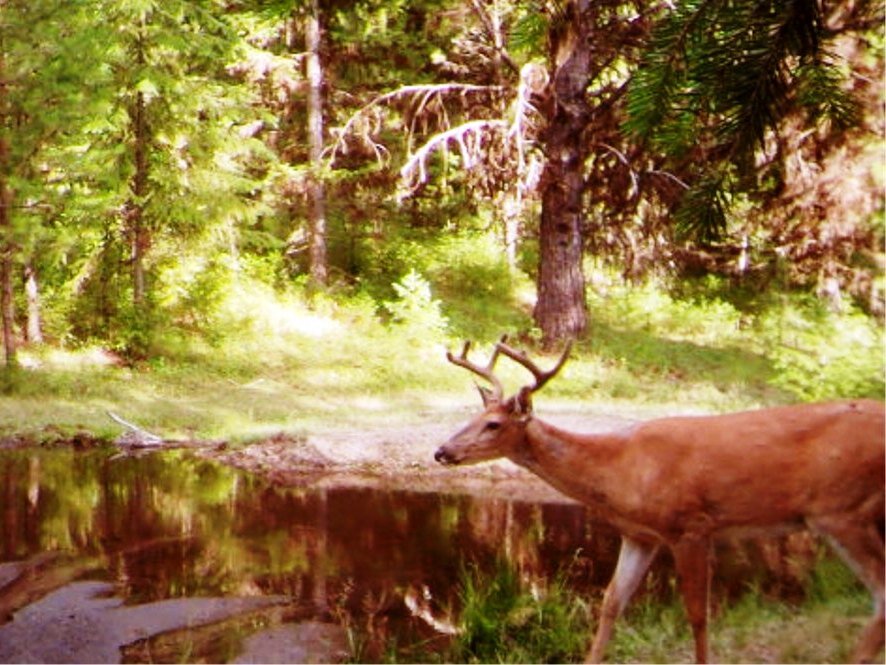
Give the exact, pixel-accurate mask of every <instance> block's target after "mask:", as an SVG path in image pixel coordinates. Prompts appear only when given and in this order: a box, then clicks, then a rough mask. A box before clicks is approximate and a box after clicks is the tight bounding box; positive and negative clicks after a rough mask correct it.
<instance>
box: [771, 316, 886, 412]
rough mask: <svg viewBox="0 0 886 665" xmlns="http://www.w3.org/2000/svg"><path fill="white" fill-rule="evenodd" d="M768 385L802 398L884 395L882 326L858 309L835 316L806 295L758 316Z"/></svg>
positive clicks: (817, 398) (881, 396) (880, 396)
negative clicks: (767, 361)
mask: <svg viewBox="0 0 886 665" xmlns="http://www.w3.org/2000/svg"><path fill="white" fill-rule="evenodd" d="M758 327H759V330H760V333H761V337H762V339H763V341H764V343H765V344H766V346H767V355H768V356H769V357H770V358H771V359H772V363H773V367H774V369H775V375H774V378H773V379H772V383H773V384H774V385H776V386H778V387H780V388H782V389H784V390H786V391H788V392H790V393H792V394H793V395H795V396H796V397H798V398H800V399H802V400H809V401H812V400H821V399H829V398H835V397H874V398H880V399H882V398H883V394H884V380H883V377H884V370H886V366H884V357H883V329H882V328H881V327H880V326H879V325H878V324H877V322H876V321H874V320H872V319H871V318H870V317H868V316H866V315H864V314H861V313H859V312H858V311H855V310H853V311H849V312H847V313H845V314H835V313H833V312H830V311H828V310H827V309H825V308H824V307H823V306H822V305H821V304H820V303H818V302H817V301H814V300H811V299H795V300H793V301H787V302H785V303H784V304H783V305H782V306H781V307H779V308H777V309H772V310H770V311H768V312H766V313H765V314H764V315H763V316H762V317H760V319H759V322H758Z"/></svg>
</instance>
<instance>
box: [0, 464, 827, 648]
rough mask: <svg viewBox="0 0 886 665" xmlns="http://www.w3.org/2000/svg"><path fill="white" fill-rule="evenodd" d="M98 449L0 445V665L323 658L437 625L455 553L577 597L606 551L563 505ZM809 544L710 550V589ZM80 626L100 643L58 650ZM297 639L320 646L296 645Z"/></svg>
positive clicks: (788, 570)
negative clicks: (308, 478)
mask: <svg viewBox="0 0 886 665" xmlns="http://www.w3.org/2000/svg"><path fill="white" fill-rule="evenodd" d="M114 454H115V451H113V450H94V451H89V452H75V451H73V450H70V449H56V450H40V449H27V450H17V451H2V452H0V520H2V522H0V662H22V661H26V660H34V661H42V662H52V661H56V662H58V661H62V660H69V659H72V658H76V654H77V653H79V654H80V657H81V658H82V660H89V661H96V662H99V661H102V660H108V659H109V658H107V657H106V655H102V654H107V653H119V647H121V646H123V645H125V644H129V645H130V646H129V647H128V648H126V649H124V650H123V658H124V659H126V660H128V661H131V662H150V661H154V662H157V661H167V662H168V661H181V660H189V661H197V660H201V659H203V660H206V661H210V662H212V661H214V662H230V661H233V660H235V659H236V658H238V657H243V658H244V659H246V660H249V659H251V660H253V661H254V662H263V661H264V662H272V661H285V660H300V661H308V660H311V659H312V658H313V659H315V660H331V659H333V658H335V657H338V656H337V655H336V654H338V653H339V652H340V651H341V650H342V649H343V648H345V647H347V645H346V644H344V638H343V636H342V635H343V631H341V629H340V628H339V629H338V631H339V632H338V633H335V634H332V633H330V631H329V629H330V626H332V625H335V623H336V622H338V624H339V625H341V624H342V623H346V624H347V625H349V626H351V627H354V628H357V629H358V630H360V631H361V632H362V634H364V635H370V636H372V635H375V636H377V637H379V643H382V642H383V641H384V640H386V639H390V638H396V641H397V643H399V644H401V645H408V644H410V643H413V642H415V641H417V640H419V639H428V638H429V637H432V636H434V635H437V636H438V637H439V632H435V631H434V630H433V628H432V627H431V624H433V623H434V621H437V620H439V621H440V622H441V623H438V624H437V628H438V629H440V628H441V627H442V628H443V630H444V632H445V627H446V625H447V623H446V622H447V616H446V614H445V610H446V608H456V607H457V604H458V599H457V597H456V596H455V593H456V591H455V585H454V582H455V581H456V580H458V578H459V576H460V573H461V570H462V569H463V568H464V567H465V566H466V565H476V566H478V567H479V568H480V569H481V570H486V571H490V572H491V571H492V569H493V567H494V566H495V565H496V562H497V561H499V560H501V559H502V558H503V559H506V560H507V561H508V562H509V564H510V565H511V566H512V567H514V568H515V569H516V570H518V571H519V572H520V574H521V575H522V576H523V578H524V579H525V580H527V582H529V583H532V584H544V581H545V580H546V579H550V578H551V577H552V576H553V575H555V574H557V573H559V572H562V571H563V570H564V569H565V570H567V571H568V578H569V581H570V582H571V583H572V584H574V585H576V586H577V587H578V588H579V589H580V590H582V591H583V592H588V593H590V592H594V591H599V590H601V589H602V588H603V586H604V585H605V583H606V582H607V580H608V578H609V576H610V575H611V573H612V569H613V567H614V563H615V556H616V551H617V545H618V539H617V536H616V535H615V534H614V533H613V532H612V531H610V530H607V529H605V528H601V527H595V526H592V524H591V523H590V522H589V521H587V520H586V515H585V511H584V510H583V509H582V508H581V507H580V506H575V505H566V504H532V503H523V502H519V501H509V500H504V499H500V498H499V499H497V498H479V497H472V496H466V495H448V494H440V495H437V494H429V493H410V492H402V491H379V490H369V489H353V488H346V487H342V488H340V489H334V490H316V489H315V490H308V489H305V488H298V487H287V488H284V487H279V486H274V485H271V484H268V483H267V482H265V481H263V480H261V479H260V478H258V477H257V476H253V475H249V474H246V473H243V472H240V471H236V470H234V469H231V468H229V467H225V466H221V465H219V464H216V463H213V462H210V461H206V460H202V459H199V458H196V457H193V456H191V455H190V454H189V453H188V452H186V451H165V452H156V453H152V454H149V455H145V456H143V457H139V458H132V457H124V458H117V457H115V456H114ZM809 542H810V541H808V540H802V539H801V540H798V541H796V542H794V543H793V544H791V543H789V542H788V541H785V540H768V541H757V542H756V543H752V544H751V545H749V546H741V547H735V546H727V547H725V548H721V549H720V550H719V552H718V556H719V561H718V566H717V569H716V570H717V576H716V577H715V586H714V593H715V595H722V594H724V593H734V592H735V590H740V589H741V588H742V587H744V586H745V585H746V584H748V583H749V582H751V581H753V583H754V584H757V585H759V586H760V588H763V589H766V590H768V591H770V592H774V593H779V594H780V595H782V596H785V595H787V596H790V595H792V594H794V595H796V593H797V591H798V589H800V588H801V586H800V580H802V578H803V574H804V568H805V567H807V566H805V564H804V563H803V562H804V561H805V562H807V563H808V562H810V561H812V560H813V559H814V556H815V551H814V549H813V548H812V547H811V545H809ZM798 543H799V546H798ZM804 548H805V549H804ZM669 569H670V563H669V562H668V560H667V559H666V558H663V560H662V561H660V562H659V563H658V564H657V568H655V569H654V570H653V574H652V575H651V576H650V577H649V578H648V579H647V581H646V582H645V585H646V592H647V593H650V592H651V593H668V592H669V591H670V590H671V589H672V583H671V581H670V577H669ZM760 571H763V572H762V573H761V572H760ZM751 573H754V574H753V575H752V574H751ZM83 585H86V586H83ZM90 585H91V586H90ZM96 585H98V586H96ZM97 590H98V591H99V592H100V594H99V596H100V597H99V598H92V597H91V596H90V597H86V596H84V593H86V592H87V591H88V592H89V593H91V594H92V595H93V596H94V595H95V593H97ZM71 599H75V600H74V601H72V600H71ZM77 599H80V600H77ZM75 601H76V602H75ZM404 601H407V602H404ZM72 602H74V604H75V605H76V606H77V608H78V609H77V611H73V610H71V607H72V605H71V603H72ZM410 608H411V609H410ZM17 612H18V613H17ZM16 613H17V614H16ZM14 614H15V617H16V619H15V620H14V621H10V618H11V617H12V616H13V615H14ZM161 615H162V616H161ZM26 616H27V617H29V619H28V620H32V621H33V626H32V627H31V628H29V629H28V630H31V631H32V632H34V633H36V635H31V638H32V639H33V640H36V642H32V641H31V640H29V638H28V635H27V633H24V634H23V633H22V631H23V630H25V628H23V626H25V622H24V619H25V617H26ZM422 617H424V619H422ZM78 621H79V622H80V623H77V622H78ZM41 622H42V623H41ZM72 622H73V623H72ZM281 624H285V625H286V626H287V627H288V628H291V630H286V631H281V630H280V629H279V626H280V625H281ZM294 624H295V625H294ZM83 625H89V626H92V627H93V628H92V629H91V630H92V631H93V632H94V633H95V634H97V635H105V636H108V635H110V636H116V637H115V638H114V639H116V640H117V642H115V643H114V644H111V645H108V644H104V645H102V647H103V649H104V650H97V651H79V652H77V651H73V650H72V649H74V647H75V646H77V645H76V644H74V642H76V641H77V639H79V638H77V635H82V634H84V630H83V629H82V626H83ZM184 625H187V626H189V628H188V631H187V632H186V633H182V632H181V631H172V632H170V630H171V629H172V628H175V627H176V626H184ZM275 627H276V628H275ZM69 628H70V630H69V632H68V633H65V632H64V630H68V629H69ZM274 630H276V631H277V632H274ZM78 631H79V632H78ZM262 631H264V632H262ZM336 634H337V635H338V636H339V637H338V641H337V642H336V639H334V638H335V635H336ZM72 635H73V636H74V637H72ZM284 635H285V636H287V637H286V639H288V640H289V642H286V640H285V639H283V638H282V637H281V636H284ZM311 635H313V636H315V637H307V636H311ZM317 635H323V636H324V637H323V638H322V639H320V638H317V637H316V636H317ZM4 636H5V638H4ZM271 636H273V639H272V638H271ZM259 638H261V639H259ZM109 639H110V638H109ZM444 639H445V638H444ZM311 640H313V641H314V642H316V644H315V646H316V645H319V644H320V643H321V642H322V644H323V645H325V646H322V649H326V650H325V651H322V650H321V651H319V652H316V653H315V654H314V656H311V654H310V653H309V652H306V651H305V649H307V648H309V647H310V646H311V644H313V643H312V642H311ZM324 640H325V641H324ZM38 642H39V644H40V645H41V648H42V649H43V650H42V651H40V653H36V654H34V653H31V652H30V651H28V652H25V651H23V650H22V649H23V648H24V647H22V646H21V645H25V647H27V646H29V645H31V644H36V643H38ZM253 643H256V644H258V646H257V647H255V648H256V649H258V650H257V651H254V652H249V653H248V654H247V655H245V656H244V655H242V653H241V652H242V651H243V649H244V648H246V649H251V648H253V647H252V646H250V645H252V644H253ZM327 643H328V644H327ZM269 645H270V646H269ZM318 648H321V647H318ZM72 654H74V655H72ZM362 655H363V656H364V657H366V656H371V655H372V654H371V652H367V651H364V652H363V653H362ZM383 655H384V654H379V656H383Z"/></svg>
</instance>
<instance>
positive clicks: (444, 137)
mask: <svg viewBox="0 0 886 665" xmlns="http://www.w3.org/2000/svg"><path fill="white" fill-rule="evenodd" d="M507 127H508V123H507V121H505V120H502V119H500V118H493V119H487V120H471V121H469V122H466V123H464V124H461V125H458V126H457V127H453V128H452V129H447V130H446V131H444V132H440V133H439V134H435V135H434V136H432V137H431V138H430V139H428V141H427V142H426V143H425V144H424V145H423V146H422V147H420V148H419V149H418V150H416V151H415V152H414V153H413V154H412V156H411V157H410V158H409V159H408V160H407V161H406V163H405V164H404V165H403V167H402V168H401V169H400V178H401V180H403V181H405V182H408V183H409V185H408V190H409V191H408V192H406V193H402V194H401V195H400V196H399V197H398V198H403V197H404V196H407V195H408V194H409V193H411V192H412V191H414V190H415V188H416V187H418V186H419V185H422V184H424V183H425V182H427V179H428V173H427V165H426V162H427V159H428V157H429V156H430V155H431V154H432V153H433V152H434V151H435V150H438V149H443V148H445V147H446V146H447V145H448V144H449V142H450V141H453V142H455V143H456V145H457V146H458V148H459V151H460V152H461V157H462V162H463V164H464V167H465V168H467V169H470V168H472V167H473V166H474V164H475V162H476V161H477V159H479V157H480V154H479V153H480V138H481V135H482V133H483V132H484V131H486V130H495V129H506V128H507Z"/></svg>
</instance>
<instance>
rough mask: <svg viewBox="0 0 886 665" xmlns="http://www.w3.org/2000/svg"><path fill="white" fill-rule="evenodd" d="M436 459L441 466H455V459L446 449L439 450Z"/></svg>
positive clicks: (435, 454) (435, 455)
mask: <svg viewBox="0 0 886 665" xmlns="http://www.w3.org/2000/svg"><path fill="white" fill-rule="evenodd" d="M434 459H435V460H437V461H438V462H440V464H454V463H455V459H453V457H452V456H451V455H450V454H449V453H448V452H447V451H446V448H438V449H437V452H435V453H434Z"/></svg>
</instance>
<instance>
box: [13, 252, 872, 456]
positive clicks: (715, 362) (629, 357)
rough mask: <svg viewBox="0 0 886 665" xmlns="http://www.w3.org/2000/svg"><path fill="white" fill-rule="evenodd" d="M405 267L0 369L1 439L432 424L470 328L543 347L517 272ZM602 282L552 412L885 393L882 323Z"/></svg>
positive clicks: (784, 304) (245, 288)
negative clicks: (127, 341) (560, 407)
mask: <svg viewBox="0 0 886 665" xmlns="http://www.w3.org/2000/svg"><path fill="white" fill-rule="evenodd" d="M463 263H464V262H463ZM466 265H467V266H468V268H465V270H468V271H470V270H469V269H473V268H474V267H475V266H474V263H471V262H467V264H466ZM437 270H438V271H441V270H442V269H440V268H439V267H438V268H437ZM490 270H491V268H490ZM407 277H408V279H407V278H404V280H403V282H401V283H400V284H398V285H397V286H398V287H399V288H398V289H397V293H398V294H399V300H398V302H397V304H396V305H392V304H391V303H390V302H388V303H387V304H386V305H385V306H384V307H378V306H377V304H376V303H375V302H374V301H372V300H371V299H368V298H367V297H365V296H361V295H360V294H357V295H356V296H355V295H350V296H341V295H339V296H337V297H336V298H333V297H330V296H322V295H314V296H312V297H310V298H309V297H306V296H305V294H304V293H302V292H297V291H293V292H291V293H282V294H281V293H279V292H274V291H272V290H271V289H270V288H268V287H265V286H263V285H261V284H258V283H253V282H249V281H244V282H242V283H239V284H238V285H237V288H232V289H231V290H230V293H229V295H228V297H227V299H226V300H225V301H223V302H222V304H221V305H220V307H219V310H218V311H217V312H216V314H215V318H214V319H213V320H214V323H213V325H214V329H213V334H212V335H206V334H188V333H186V332H185V331H183V330H182V329H176V328H171V329H170V330H168V331H166V332H164V333H162V334H161V335H159V337H158V342H157V343H156V344H155V352H154V355H153V356H152V359H151V360H149V361H147V362H143V363H140V364H138V365H137V366H135V367H127V366H125V364H123V363H122V362H121V361H120V359H119V358H115V357H114V356H113V355H111V354H109V353H107V352H104V351H103V350H101V349H100V348H97V347H82V348H74V349H61V348H58V347H34V348H29V349H25V350H24V351H23V352H22V353H21V359H22V361H23V367H22V368H20V369H18V370H14V371H9V370H7V371H5V372H2V373H0V389H2V393H3V397H2V398H0V435H7V436H9V435H12V434H21V433H31V434H33V435H34V436H35V437H36V438H37V439H40V438H41V436H43V435H42V434H41V432H44V431H50V432H54V433H55V434H53V436H55V435H56V434H57V433H58V432H72V431H77V430H87V431H89V432H91V433H93V434H97V435H99V436H108V437H113V436H116V434H117V433H119V429H118V428H117V426H116V425H114V424H113V423H111V421H110V420H109V419H108V418H107V416H106V415H105V411H106V410H112V411H115V412H116V413H118V414H120V415H122V416H123V417H124V418H127V419H129V420H132V421H134V422H137V423H138V424H140V425H141V426H142V427H144V428H145V429H148V430H156V431H158V432H162V433H163V434H164V435H166V436H168V437H188V436H193V437H198V438H225V439H228V440H233V441H237V440H244V439H250V438H255V437H261V436H265V435H267V434H269V433H273V432H276V431H280V430H286V431H295V432H303V431H305V430H310V429H311V428H312V427H315V426H328V425H330V424H334V425H336V426H338V425H340V426H342V427H349V426H354V427H360V426H363V425H365V424H367V423H370V424H373V423H375V424H383V423H386V422H393V421H396V422H398V423H413V422H414V423H420V422H421V416H420V414H421V413H428V412H434V411H435V410H439V409H451V408H452V407H453V405H464V406H468V405H473V404H474V401H475V400H474V398H475V395H474V394H473V391H472V390H471V389H470V388H469V386H470V378H469V377H468V376H467V375H466V374H465V373H464V372H462V371H458V370H456V369H455V368H453V367H452V366H450V365H448V364H447V363H446V361H445V358H444V350H445V348H447V347H449V348H456V347H458V346H459V345H460V342H461V340H462V339H464V338H465V337H468V336H470V337H473V338H475V339H478V340H479V341H480V342H481V343H480V344H479V345H478V347H477V350H476V351H475V353H476V354H478V356H477V357H478V358H482V357H483V355H484V354H485V353H488V352H489V350H490V349H491V343H492V342H493V341H494V340H495V339H497V337H498V336H499V334H500V333H501V332H510V333H512V334H518V335H519V337H520V339H521V343H529V344H530V345H531V344H532V338H533V337H534V336H535V334H534V332H533V331H532V330H531V328H529V327H528V326H529V316H528V304H527V303H526V302H525V301H526V293H524V292H525V291H526V288H527V285H526V283H525V279H524V278H520V279H515V280H512V282H511V283H512V284H513V289H514V292H513V293H512V297H511V299H510V300H509V301H508V302H509V304H508V305H507V307H503V306H502V303H501V301H502V298H503V295H502V294H503V289H504V286H503V284H504V283H505V278H504V277H502V276H501V275H499V277H498V278H497V279H496V280H494V282H493V283H494V288H492V289H491V290H487V291H482V290H478V291H476V292H473V293H472V296H473V297H472V298H466V297H465V296H464V293H466V292H465V291H462V292H461V296H460V297H457V296H456V295H454V292H455V291H457V290H458V289H461V288H462V287H464V286H465V284H470V281H468V282H465V279H466V278H459V277H458V276H457V275H452V274H448V275H447V276H446V277H445V280H443V282H442V283H441V285H440V287H439V289H438V288H437V286H436V285H435V284H433V283H431V282H428V281H427V280H425V278H423V277H422V276H421V275H420V274H418V273H416V272H413V273H410V274H409V275H408V276H407ZM441 279H442V278H441ZM596 284H597V287H596V289H595V290H594V291H593V292H592V295H591V296H590V299H589V302H590V309H591V313H592V321H593V323H592V329H591V331H590V334H589V335H588V337H587V338H586V339H585V340H583V341H582V342H581V343H580V344H578V345H577V346H576V348H575V351H574V352H573V357H572V358H571V359H570V361H569V363H567V365H566V367H565V369H564V371H563V372H562V374H561V376H560V377H558V379H557V380H556V381H554V382H553V383H552V384H551V385H550V386H548V387H546V389H545V391H544V393H542V394H541V395H540V396H539V398H538V399H537V408H538V409H539V411H541V412H543V410H544V409H545V407H546V404H548V405H550V404H556V403H561V402H562V403H566V404H567V405H569V404H571V405H573V408H578V409H587V408H591V409H594V408H597V409H606V410H616V411H619V410H622V411H624V410H627V411H631V412H633V413H639V414H642V413H643V412H645V411H647V410H648V411H649V412H650V413H652V414H657V413H662V412H675V411H689V410H692V411H713V412H716V411H727V410H735V409H740V408H751V407H756V406H761V405H768V404H773V403H781V402H789V401H797V400H803V399H811V398H827V397H833V396H863V395H874V396H875V395H877V394H879V395H880V396H881V397H882V394H883V364H884V363H883V354H882V344H883V331H882V329H881V328H880V326H879V325H878V324H877V323H876V322H873V321H871V320H869V319H867V318H866V317H863V316H862V315H858V314H856V313H853V312H849V313H847V314H844V315H842V316H838V315H833V314H829V313H827V312H823V311H822V310H821V309H820V308H819V307H818V306H817V305H816V304H815V303H814V302H812V303H810V302H809V301H808V299H807V300H804V299H803V298H802V297H793V298H786V299H785V298H782V299H781V300H779V299H775V300H774V301H773V302H775V305H772V306H771V307H763V308H759V306H758V309H757V310H754V311H749V312H748V311H742V310H740V309H738V308H737V307H736V306H735V305H733V304H731V303H729V302H727V301H725V300H722V299H720V295H719V293H718V292H716V291H712V292H711V293H712V295H707V296H706V295H704V293H701V294H700V292H699V290H697V289H696V290H695V291H693V293H692V299H691V300H681V299H679V298H677V297H675V296H672V295H670V294H669V292H668V291H667V290H666V289H665V288H664V287H663V286H661V285H658V286H657V285H655V284H649V285H646V286H643V287H637V288H631V289H628V288H626V287H624V286H618V285H616V286H612V285H610V286H608V287H605V288H603V287H600V282H599V280H598V281H597V282H596ZM438 291H441V292H443V293H446V294H449V296H448V298H449V300H448V302H441V301H440V300H438V298H437V297H436V295H435V294H436V293H437V292H438ZM520 294H522V295H520ZM491 303H494V306H493V305H492V304H491ZM385 312H388V315H386V314H385ZM391 312H394V313H397V314H398V316H399V318H398V319H397V320H392V319H391V318H390V313H391ZM483 342H485V345H484V344H483ZM828 354H829V355H828ZM553 360H554V356H553V355H551V356H550V357H549V358H547V359H543V362H544V361H547V362H553ZM499 371H500V373H501V375H502V378H503V380H504V381H505V384H506V385H507V386H510V387H511V388H513V389H515V388H516V387H517V386H519V385H521V383H522V382H524V381H525V379H526V377H525V375H524V374H523V371H522V370H521V369H520V368H518V367H516V366H514V365H513V363H501V364H500V366H499Z"/></svg>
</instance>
